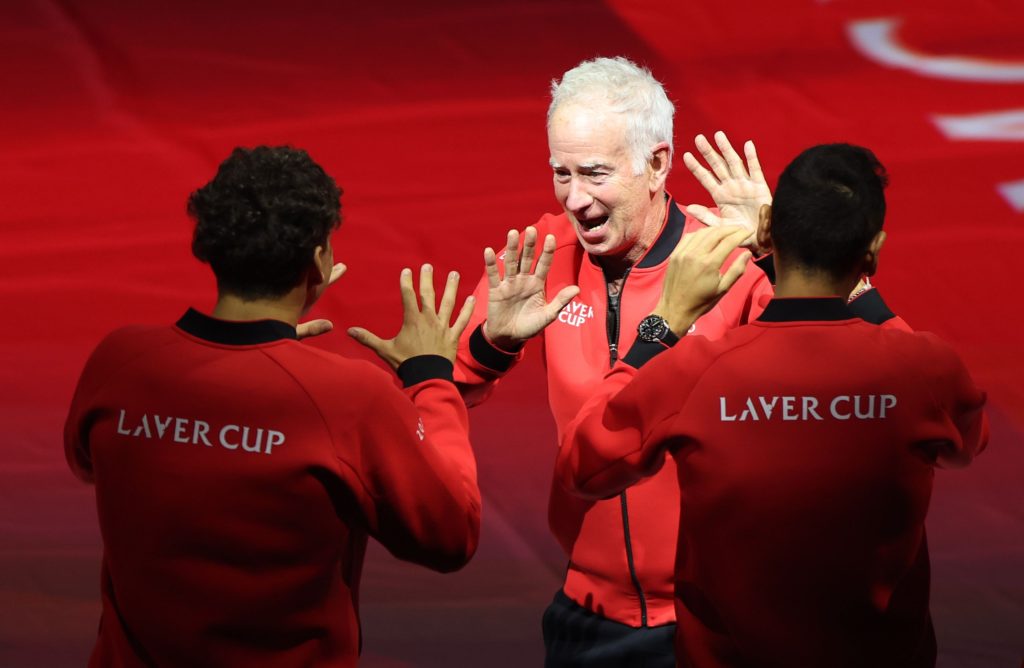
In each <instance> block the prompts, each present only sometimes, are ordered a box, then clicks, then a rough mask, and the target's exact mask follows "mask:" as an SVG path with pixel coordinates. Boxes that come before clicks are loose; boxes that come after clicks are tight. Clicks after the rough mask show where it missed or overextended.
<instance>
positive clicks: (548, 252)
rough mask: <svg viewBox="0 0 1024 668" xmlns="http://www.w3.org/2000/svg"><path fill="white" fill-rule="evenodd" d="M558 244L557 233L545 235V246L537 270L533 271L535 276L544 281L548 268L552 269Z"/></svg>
mask: <svg viewBox="0 0 1024 668" xmlns="http://www.w3.org/2000/svg"><path fill="white" fill-rule="evenodd" d="M556 245H557V242H556V241H555V235H553V234H549V235H547V236H546V237H544V247H543V248H542V249H541V251H540V259H538V260H537V271H535V272H533V274H534V276H536V277H537V278H539V279H540V280H542V281H543V280H544V279H546V278H547V277H548V270H549V269H551V260H552V258H554V256H555V247H556Z"/></svg>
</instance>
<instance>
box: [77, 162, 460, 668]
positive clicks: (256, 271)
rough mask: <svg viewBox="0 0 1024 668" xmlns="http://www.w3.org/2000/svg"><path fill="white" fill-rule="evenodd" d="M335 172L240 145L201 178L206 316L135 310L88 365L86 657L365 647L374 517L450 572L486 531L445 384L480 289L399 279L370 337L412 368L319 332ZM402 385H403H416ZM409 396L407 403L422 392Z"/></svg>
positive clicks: (123, 661) (219, 655)
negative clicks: (334, 345)
mask: <svg viewBox="0 0 1024 668" xmlns="http://www.w3.org/2000/svg"><path fill="white" fill-rule="evenodd" d="M340 194H341V193H340V190H339V189H338V187H337V185H336V184H335V183H334V180H333V179H332V178H331V177H330V176H329V175H328V174H326V173H325V172H324V170H323V169H321V168H320V166H319V165H317V164H316V163H315V162H313V160H311V159H310V157H309V156H308V155H307V154H306V153H305V152H304V151H301V150H297V149H293V148H288V147H257V148H254V149H251V150H250V149H236V150H235V151H234V152H233V153H232V154H231V156H230V157H229V158H228V159H227V160H225V161H224V163H223V164H221V166H220V169H219V170H218V172H217V175H216V176H215V177H214V179H213V180H212V181H211V182H209V183H208V184H206V185H205V186H203V187H202V188H200V189H199V190H197V191H196V192H194V193H193V194H192V196H191V197H190V199H189V205H188V211H189V213H190V215H191V216H192V217H193V218H195V220H196V227H195V235H194V239H193V244H192V248H193V252H194V254H195V255H196V257H197V258H199V259H200V260H202V261H204V262H206V263H208V264H209V265H210V267H211V268H212V270H213V273H214V275H215V276H216V279H217V291H218V294H217V304H216V307H215V308H214V310H213V313H212V315H205V314H203V313H200V312H198V311H195V310H192V309H189V311H188V312H186V313H185V315H184V316H182V318H181V319H180V320H179V321H178V322H177V324H176V325H174V326H158V327H141V326H137V327H126V328H123V329H120V330H117V331H115V332H114V333H112V334H110V335H109V336H108V337H107V338H106V339H104V340H103V342H102V343H100V345H99V347H98V348H97V349H96V351H95V352H94V353H93V354H92V356H91V358H90V359H89V362H88V363H87V365H86V368H85V371H84V372H83V373H82V377H81V379H80V381H79V384H78V389H77V391H76V393H75V397H74V400H73V402H72V405H71V411H70V415H69V416H68V420H67V425H66V428H65V450H66V454H67V458H68V461H69V463H70V464H71V467H72V469H73V471H74V472H75V474H76V475H78V476H79V477H80V478H82V479H83V480H86V481H88V482H93V483H95V485H96V501H97V508H98V514H99V521H100V528H101V530H102V534H103V542H104V554H103V573H102V596H103V616H102V619H101V622H100V629H99V637H98V639H97V642H96V645H95V649H94V650H93V654H92V659H91V661H90V665H91V666H137V665H138V666H141V665H161V666H165V665H166V666H309V665H332V666H353V665H355V663H356V659H357V655H358V651H359V637H360V634H359V619H358V613H357V609H356V600H357V592H358V586H359V574H360V571H361V566H362V560H363V555H364V553H365V549H366V541H367V537H368V536H372V537H374V538H376V539H377V540H379V541H380V542H381V543H382V544H383V545H384V546H385V547H387V548H388V549H389V550H390V551H391V552H392V553H393V554H394V555H395V556H397V557H399V558H401V559H406V560H409V561H414V562H416V563H419V564H423V565H424V566H427V567H429V568H432V569H435V570H439V571H449V570H453V569H456V568H459V567H460V566H462V565H463V564H465V563H466V561H467V560H468V559H469V558H470V556H471V555H472V554H473V552H474V550H475V549H476V545H477V540H478V537H479V527H480V493H479V489H478V488H477V484H476V470H475V463H474V459H473V454H472V451H471V450H470V445H469V441H468V437H467V421H466V413H465V407H464V406H463V404H462V401H461V399H460V397H459V394H458V392H457V391H456V389H455V387H454V386H453V385H452V383H451V376H452V360H453V359H454V357H455V351H456V346H457V341H458V337H459V334H460V333H461V331H462V330H463V329H464V328H465V326H466V323H467V321H468V319H469V314H470V310H471V308H472V300H469V301H468V302H467V303H466V304H465V305H464V306H463V308H462V309H461V311H460V313H459V314H458V317H457V318H456V321H455V323H454V325H449V321H450V319H451V316H452V314H453V311H454V309H455V296H456V289H457V286H458V276H457V275H455V274H454V273H453V274H451V275H449V277H448V281H447V284H446V286H445V289H444V293H443V296H442V298H441V301H440V305H439V306H435V297H434V289H433V277H432V275H431V268H430V267H429V266H427V265H425V266H424V268H423V270H422V272H421V276H420V297H421V299H422V302H423V304H422V308H421V307H420V306H419V305H418V304H417V297H416V295H415V294H414V290H413V278H412V274H411V272H410V271H409V270H408V269H406V270H404V271H403V273H402V276H401V293H402V301H403V305H404V308H405V319H404V322H403V325H402V328H401V331H399V333H398V335H397V336H396V337H395V338H394V339H391V340H388V341H383V340H381V339H379V338H377V337H376V336H374V335H372V334H370V333H369V332H366V331H365V330H360V329H353V330H352V331H351V333H352V334H353V336H355V337H356V338H357V339H358V340H360V341H361V342H363V343H364V344H366V345H368V346H370V347H371V348H373V349H374V350H375V351H376V352H377V353H378V354H380V355H381V356H382V357H383V358H384V359H386V360H387V361H388V362H390V363H391V364H392V366H393V367H395V368H396V369H397V372H398V375H399V376H400V377H401V379H402V380H403V382H404V384H405V388H406V389H405V393H406V394H405V395H403V393H402V392H401V391H399V390H398V389H397V388H396V387H395V386H394V385H393V383H392V381H391V379H390V378H389V377H388V375H387V374H385V373H384V372H382V371H380V370H378V369H377V368H375V367H374V366H373V365H370V364H368V363H366V362H362V361H356V360H350V359H346V358H343V357H341V356H338V355H334V354H330V353H326V352H323V351H321V350H318V349H315V348H312V347H308V346H304V345H302V344H301V343H299V342H298V341H297V340H296V339H297V332H296V325H297V322H298V319H299V318H300V316H301V315H302V314H303V313H305V312H306V311H307V310H308V309H309V307H310V306H312V304H313V303H314V302H315V301H316V299H317V298H318V297H319V296H320V294H321V292H322V291H323V290H324V288H325V287H327V286H328V285H329V284H330V283H331V282H333V280H335V279H337V278H338V277H339V276H340V275H341V273H342V271H343V270H344V267H343V265H340V264H337V265H335V264H334V263H333V253H332V250H331V243H330V234H331V232H332V231H334V230H335V229H336V228H337V227H338V225H339V223H340V201H339V197H340ZM406 395H407V396H406ZM410 398H411V401H410Z"/></svg>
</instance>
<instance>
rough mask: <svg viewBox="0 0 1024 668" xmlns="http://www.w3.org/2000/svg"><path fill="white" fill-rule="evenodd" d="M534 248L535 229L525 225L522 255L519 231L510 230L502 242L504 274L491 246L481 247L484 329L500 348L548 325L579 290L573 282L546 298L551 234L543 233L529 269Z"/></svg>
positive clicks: (552, 236) (534, 333)
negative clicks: (485, 283) (484, 277)
mask: <svg viewBox="0 0 1024 668" xmlns="http://www.w3.org/2000/svg"><path fill="white" fill-rule="evenodd" d="M536 250H537V231H536V230H535V229H534V228H533V227H528V228H526V231H525V232H524V234H523V251H522V256H520V254H519V232H517V231H516V230H511V231H509V233H508V242H507V244H506V246H505V252H504V257H503V258H502V260H503V264H504V274H503V275H502V272H501V271H499V269H498V258H497V256H496V255H495V253H494V250H493V249H491V248H488V249H486V250H485V251H484V269H485V270H486V273H487V281H488V286H489V289H488V292H487V322H486V323H485V324H484V332H485V334H486V335H487V338H489V339H490V340H491V341H492V342H493V343H494V344H495V345H497V346H498V347H500V348H511V347H515V346H518V345H520V344H521V343H522V342H524V341H526V340H527V339H529V338H530V337H533V336H535V335H537V334H538V333H540V332H541V331H542V330H543V329H544V328H545V327H547V326H548V325H550V324H551V323H552V322H553V321H554V320H555V318H557V317H558V312H559V311H560V310H562V308H563V307H564V306H565V305H566V304H568V303H569V302H570V301H572V298H573V297H575V296H576V295H577V294H579V288H578V287H576V286H575V285H571V286H567V287H565V288H562V290H560V291H559V292H558V294H557V295H555V297H554V299H552V300H551V301H550V302H549V301H548V300H547V295H546V292H545V282H546V280H547V275H548V271H549V270H550V269H551V258H552V256H553V255H554V252H555V237H554V235H551V234H549V235H547V237H546V238H545V239H544V246H543V248H542V249H541V253H540V257H538V258H537V266H536V268H535V269H533V271H531V268H532V265H533V260H534V256H535V254H536Z"/></svg>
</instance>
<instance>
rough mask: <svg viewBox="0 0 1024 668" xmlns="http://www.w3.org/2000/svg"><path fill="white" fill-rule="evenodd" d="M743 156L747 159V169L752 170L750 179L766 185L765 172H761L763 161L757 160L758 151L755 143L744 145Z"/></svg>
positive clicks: (748, 142) (749, 142)
mask: <svg viewBox="0 0 1024 668" xmlns="http://www.w3.org/2000/svg"><path fill="white" fill-rule="evenodd" d="M743 155H745V156H746V157H747V169H748V170H750V178H751V180H753V181H757V182H758V183H764V172H762V171H761V161H760V160H758V159H757V149H756V148H754V142H752V141H749V140H748V141H747V143H745V144H744V145H743Z"/></svg>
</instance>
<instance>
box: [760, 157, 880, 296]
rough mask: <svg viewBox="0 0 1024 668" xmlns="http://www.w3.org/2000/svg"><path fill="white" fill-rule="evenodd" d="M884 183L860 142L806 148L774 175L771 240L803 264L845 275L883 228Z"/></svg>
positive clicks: (876, 163)
mask: <svg viewBox="0 0 1024 668" xmlns="http://www.w3.org/2000/svg"><path fill="white" fill-rule="evenodd" d="M888 184H889V178H888V175H887V174H886V171H885V167H883V166H882V163H881V162H879V161H878V158H876V157H875V154H874V153H872V152H871V151H870V150H868V149H866V148H864V147H862V146H853V145H851V144H822V145H819V146H814V147H812V148H809V149H807V150H806V151H804V152H803V153H801V154H800V155H798V156H797V157H796V158H795V159H794V160H793V162H791V163H789V166H787V167H786V168H785V169H784V170H783V171H782V175H781V176H779V184H778V186H776V188H775V198H774V201H773V202H772V227H771V236H772V243H773V244H774V245H775V248H776V249H777V250H778V251H779V254H780V255H783V256H785V257H786V259H787V260H790V261H793V262H796V263H799V264H800V265H802V266H804V267H806V268H807V269H812V270H818V271H824V272H825V273H826V274H828V275H831V276H843V275H845V274H846V273H847V272H849V271H850V270H852V269H853V267H855V266H856V263H857V260H858V259H859V258H860V257H862V256H863V255H864V252H865V251H866V250H867V248H868V245H869V244H870V243H871V240H872V239H873V238H874V237H875V235H876V234H878V231H879V230H881V229H882V223H883V222H884V220H885V194H884V193H883V192H882V191H883V190H884V189H885V187H886V186H887V185H888Z"/></svg>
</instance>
